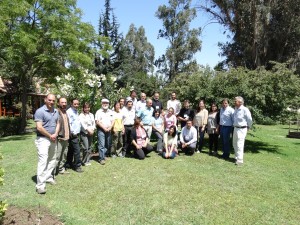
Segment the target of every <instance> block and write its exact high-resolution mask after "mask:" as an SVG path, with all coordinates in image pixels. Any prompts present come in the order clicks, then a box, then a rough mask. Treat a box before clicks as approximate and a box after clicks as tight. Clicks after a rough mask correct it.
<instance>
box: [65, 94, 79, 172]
mask: <svg viewBox="0 0 300 225" xmlns="http://www.w3.org/2000/svg"><path fill="white" fill-rule="evenodd" d="M78 108H79V100H78V99H76V98H75V99H72V101H71V107H70V108H69V109H68V110H67V115H68V118H69V123H70V131H71V134H70V139H69V149H68V154H67V163H66V165H67V167H73V169H74V170H75V171H76V172H78V173H82V172H83V170H82V168H81V160H80V145H79V134H80V130H81V124H80V119H79V113H78ZM73 160H74V162H73Z"/></svg>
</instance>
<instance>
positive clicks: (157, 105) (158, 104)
mask: <svg viewBox="0 0 300 225" xmlns="http://www.w3.org/2000/svg"><path fill="white" fill-rule="evenodd" d="M152 108H153V109H154V112H156V111H157V110H158V111H159V112H160V113H162V112H163V104H162V102H161V101H160V100H159V92H157V91H156V92H155V93H154V95H153V98H152ZM153 116H154V114H153Z"/></svg>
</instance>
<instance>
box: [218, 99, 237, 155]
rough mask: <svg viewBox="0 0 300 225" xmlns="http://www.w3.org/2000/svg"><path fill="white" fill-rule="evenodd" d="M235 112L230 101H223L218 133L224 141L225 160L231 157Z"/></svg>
mask: <svg viewBox="0 0 300 225" xmlns="http://www.w3.org/2000/svg"><path fill="white" fill-rule="evenodd" d="M233 113H234V110H233V108H231V107H230V106H229V104H228V99H227V98H225V99H223V100H222V108H221V109H220V122H219V125H218V127H217V130H216V132H219V133H220V137H221V140H222V151H223V155H222V157H223V159H226V160H227V159H229V155H230V134H231V132H232V125H233Z"/></svg>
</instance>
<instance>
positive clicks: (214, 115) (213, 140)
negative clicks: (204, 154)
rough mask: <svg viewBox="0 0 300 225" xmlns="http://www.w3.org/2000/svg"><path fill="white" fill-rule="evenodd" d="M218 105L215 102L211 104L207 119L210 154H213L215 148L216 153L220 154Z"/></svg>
mask: <svg viewBox="0 0 300 225" xmlns="http://www.w3.org/2000/svg"><path fill="white" fill-rule="evenodd" d="M218 114H219V112H218V106H217V104H216V103H215V102H213V103H212V104H211V106H210V110H209V114H208V119H207V133H208V136H209V154H210V155H211V154H212V150H213V149H214V153H213V154H214V155H217V154H218V138H219V133H218V132H217V124H218V121H217V120H218V118H219V115H218Z"/></svg>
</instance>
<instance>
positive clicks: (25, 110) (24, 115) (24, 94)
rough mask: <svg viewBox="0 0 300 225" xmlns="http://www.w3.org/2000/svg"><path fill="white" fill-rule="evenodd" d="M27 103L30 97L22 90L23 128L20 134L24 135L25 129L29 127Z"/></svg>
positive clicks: (21, 127)
mask: <svg viewBox="0 0 300 225" xmlns="http://www.w3.org/2000/svg"><path fill="white" fill-rule="evenodd" d="M27 101H28V96H27V93H26V91H24V90H22V93H21V102H22V112H21V118H22V120H21V126H20V130H19V133H21V134H23V133H25V128H26V125H27Z"/></svg>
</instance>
